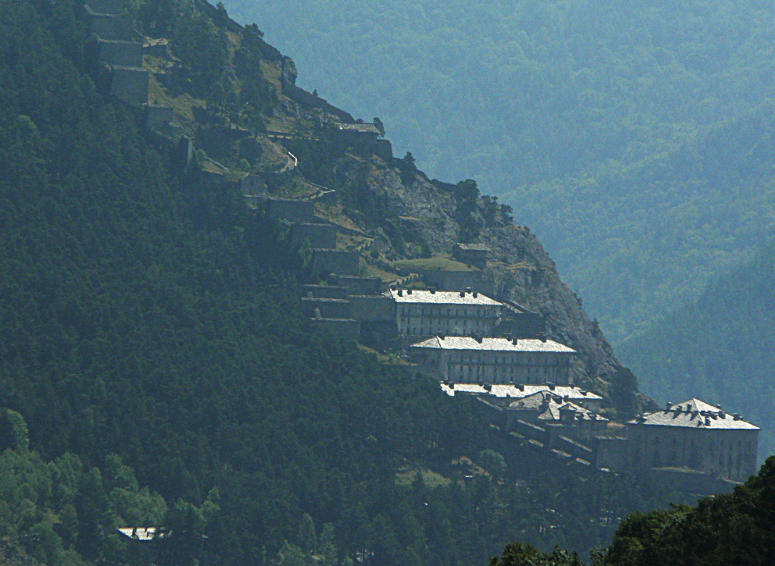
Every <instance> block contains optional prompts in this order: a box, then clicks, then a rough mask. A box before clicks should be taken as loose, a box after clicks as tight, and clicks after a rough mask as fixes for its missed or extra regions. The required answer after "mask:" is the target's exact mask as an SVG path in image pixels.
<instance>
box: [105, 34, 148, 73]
mask: <svg viewBox="0 0 775 566" xmlns="http://www.w3.org/2000/svg"><path fill="white" fill-rule="evenodd" d="M98 44H99V60H100V63H104V64H106V65H110V66H111V67H116V66H118V67H142V66H143V46H142V44H141V43H138V42H136V41H112V40H111V41H108V40H104V39H100V40H99V41H98Z"/></svg>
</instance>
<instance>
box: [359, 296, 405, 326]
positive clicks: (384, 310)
mask: <svg viewBox="0 0 775 566" xmlns="http://www.w3.org/2000/svg"><path fill="white" fill-rule="evenodd" d="M347 299H348V300H349V301H350V304H351V312H352V317H353V318H354V319H356V320H360V321H361V322H395V320H396V304H395V302H394V301H393V299H391V298H390V297H385V296H382V295H350V296H348V297H347Z"/></svg>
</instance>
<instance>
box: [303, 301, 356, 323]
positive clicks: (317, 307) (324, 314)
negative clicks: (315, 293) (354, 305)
mask: <svg viewBox="0 0 775 566" xmlns="http://www.w3.org/2000/svg"><path fill="white" fill-rule="evenodd" d="M301 308H302V311H303V312H304V314H305V315H307V316H309V317H312V318H353V317H352V316H350V301H347V300H345V299H324V298H315V297H302V299H301Z"/></svg>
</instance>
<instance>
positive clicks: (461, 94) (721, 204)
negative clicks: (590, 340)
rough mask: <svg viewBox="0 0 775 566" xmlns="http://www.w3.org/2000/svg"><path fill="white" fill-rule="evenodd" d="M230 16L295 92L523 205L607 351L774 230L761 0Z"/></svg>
mask: <svg viewBox="0 0 775 566" xmlns="http://www.w3.org/2000/svg"><path fill="white" fill-rule="evenodd" d="M224 4H225V5H226V7H227V8H229V9H230V10H232V11H233V12H234V13H235V14H236V15H237V19H239V20H240V21H244V22H251V21H258V22H261V27H262V29H263V30H264V31H265V32H266V34H267V37H268V38H269V39H270V40H271V41H273V42H276V43H277V44H278V45H279V46H280V47H281V48H283V49H284V50H285V51H286V52H287V53H288V54H289V55H290V56H292V57H294V58H296V59H297V60H298V62H299V63H300V68H301V69H302V73H301V76H300V82H301V84H302V85H304V86H307V87H308V88H310V89H311V88H313V87H314V88H317V89H318V90H320V91H321V92H325V93H326V95H327V97H328V98H329V99H331V100H333V101H335V102H336V103H338V104H342V105H345V106H346V107H347V108H348V109H350V111H351V112H355V113H356V114H358V115H362V116H364V117H371V116H373V115H375V114H376V115H379V116H382V117H383V118H384V117H388V118H389V119H388V122H389V127H390V131H391V136H392V138H393V140H394V141H395V142H396V145H397V147H399V148H401V151H403V150H404V149H406V148H409V149H411V151H412V152H413V154H414V156H415V157H416V159H417V162H418V164H420V165H421V166H422V167H423V168H424V169H426V170H427V171H430V172H431V174H432V175H436V176H444V177H451V178H459V177H462V176H472V177H474V178H476V179H478V180H480V181H481V183H482V185H483V186H484V187H486V188H487V190H488V191H490V192H493V193H495V194H497V195H499V196H500V197H501V199H502V200H504V201H505V202H507V203H508V204H510V205H512V206H513V207H514V210H515V212H516V215H515V216H516V218H517V220H518V221H519V222H521V223H524V224H527V225H529V226H530V227H531V228H532V229H533V230H534V231H535V232H536V234H538V236H539V237H540V239H541V241H542V242H543V243H544V245H546V246H547V249H548V250H549V252H550V253H551V255H552V257H553V258H554V259H555V260H556V261H557V262H558V265H559V267H560V273H561V274H562V275H563V277H565V278H566V280H567V281H568V282H569V283H570V285H571V286H572V287H573V288H574V289H576V290H577V291H578V292H579V293H580V295H582V296H583V297H584V299H585V301H586V306H587V309H588V312H589V313H590V314H591V315H593V316H595V317H597V318H599V319H600V321H601V324H602V326H603V329H604V330H605V331H606V332H607V333H608V335H609V337H610V338H611V339H612V340H613V341H614V342H615V343H619V342H621V341H622V340H623V339H625V338H626V337H628V336H632V335H633V334H635V333H637V332H638V331H640V330H642V329H643V328H645V326H646V325H647V324H648V322H649V321H651V320H654V319H655V318H657V317H658V316H659V315H660V314H665V313H667V312H669V311H670V310H672V309H674V308H676V307H677V306H679V305H680V304H682V303H683V302H685V301H687V300H689V299H693V298H696V297H697V296H698V295H699V294H700V293H701V291H702V290H703V288H704V286H705V285H706V284H707V283H708V282H709V281H710V279H711V278H712V277H713V276H714V275H718V274H720V273H723V272H725V271H727V270H728V269H730V268H731V267H733V266H735V265H738V263H739V262H741V261H742V260H743V259H745V258H746V257H748V256H750V255H751V253H752V251H753V250H754V249H755V246H754V245H753V244H752V242H755V241H756V238H757V237H759V236H760V235H761V234H767V233H768V230H769V229H770V228H771V224H772V221H771V217H772V211H773V209H774V207H773V203H772V198H773V197H772V194H773V190H772V189H773V182H772V171H771V168H770V167H769V164H770V163H771V162H772V161H773V157H774V156H773V146H772V143H771V132H772V127H771V115H772V108H771V99H772V97H773V95H774V94H775V82H773V77H775V72H774V71H775V70H774V69H773V64H774V63H773V61H775V57H774V56H773V55H775V54H774V53H773V46H774V45H775V43H774V42H773V33H774V32H773V29H775V14H773V7H772V3H771V2H770V1H769V0H757V1H754V2H737V1H734V0H712V1H709V2H706V1H699V0H689V1H686V2H680V3H674V2H600V1H572V2H566V1H560V0H552V1H548V2H546V1H538V0H529V1H525V2H519V3H516V4H515V3H513V2H504V1H498V2H487V3H475V4H472V3H470V2H461V1H451V2H444V3H439V2H434V1H432V0H420V1H416V2H407V1H405V0H390V1H388V2H380V3H376V4H375V3H368V2H357V1H344V2H337V3H335V4H333V5H332V4H331V3H330V2H323V1H314V0H291V1H288V0H283V1H277V0H268V1H262V2H254V1H252V0H225V1H224ZM328 53H336V54H337V56H336V57H335V58H328V57H327V55H324V54H328ZM429 85H430V87H429ZM730 134H732V135H730ZM722 211H723V212H722Z"/></svg>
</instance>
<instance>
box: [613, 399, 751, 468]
mask: <svg viewBox="0 0 775 566" xmlns="http://www.w3.org/2000/svg"><path fill="white" fill-rule="evenodd" d="M628 436H629V439H630V450H631V454H632V455H631V461H632V462H633V464H634V465H635V467H636V469H638V470H649V469H651V470H658V469H666V468H677V469H684V470H687V471H696V472H701V473H703V474H708V475H710V476H713V477H717V478H720V479H725V480H731V481H736V482H742V481H745V480H746V479H748V477H749V476H750V475H751V474H754V473H755V472H756V453H757V450H758V441H759V440H758V438H759V427H757V426H755V425H752V424H751V423H748V422H746V421H744V420H743V419H742V418H740V416H739V415H731V414H729V413H727V412H725V411H723V410H721V409H720V408H719V407H715V406H713V405H710V404H709V403H705V402H704V401H701V400H699V399H689V400H688V401H684V402H683V403H676V404H668V405H667V407H666V408H665V409H664V410H663V411H657V412H654V413H646V414H644V415H642V416H640V417H638V418H637V419H635V420H633V421H630V422H629V423H628Z"/></svg>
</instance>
